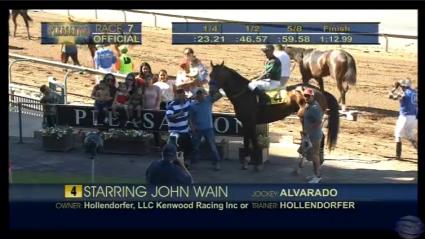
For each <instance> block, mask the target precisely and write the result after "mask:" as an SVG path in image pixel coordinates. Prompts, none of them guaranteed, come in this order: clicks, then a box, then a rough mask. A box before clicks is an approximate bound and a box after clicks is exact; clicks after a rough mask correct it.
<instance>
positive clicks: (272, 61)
mask: <svg viewBox="0 0 425 239" xmlns="http://www.w3.org/2000/svg"><path fill="white" fill-rule="evenodd" d="M261 50H262V51H263V52H264V54H265V55H266V57H267V61H266V64H265V65H264V68H265V69H264V72H263V73H262V74H261V75H260V76H259V77H258V78H257V79H256V80H253V81H251V82H250V83H249V84H248V88H249V89H250V90H251V91H253V92H254V93H255V94H257V95H258V97H259V103H260V105H267V104H269V103H270V98H269V97H268V96H267V94H266V93H264V91H267V90H272V89H276V88H278V87H279V86H280V75H281V74H280V71H281V64H280V61H279V59H278V58H276V56H274V55H273V52H274V47H273V45H270V44H268V45H265V46H263V47H262V48H261Z"/></svg>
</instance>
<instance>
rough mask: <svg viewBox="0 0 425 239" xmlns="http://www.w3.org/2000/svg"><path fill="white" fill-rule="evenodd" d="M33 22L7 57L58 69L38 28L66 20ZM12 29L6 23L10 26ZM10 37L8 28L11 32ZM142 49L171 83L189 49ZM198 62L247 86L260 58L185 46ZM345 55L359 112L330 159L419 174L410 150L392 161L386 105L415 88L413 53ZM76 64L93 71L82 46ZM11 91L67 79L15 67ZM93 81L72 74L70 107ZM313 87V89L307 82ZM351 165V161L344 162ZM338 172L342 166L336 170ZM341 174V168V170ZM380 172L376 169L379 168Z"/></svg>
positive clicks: (147, 42)
mask: <svg viewBox="0 0 425 239" xmlns="http://www.w3.org/2000/svg"><path fill="white" fill-rule="evenodd" d="M30 15H31V17H32V18H33V20H34V22H32V23H31V28H30V32H31V35H32V39H31V40H28V39H27V35H26V29H25V25H24V23H23V21H22V19H21V18H20V17H19V18H18V23H19V27H18V31H17V36H16V37H12V36H9V52H11V53H16V54H21V55H26V56H33V57H38V58H42V59H49V60H54V61H60V45H41V44H40V37H41V33H40V23H41V22H42V21H66V18H65V17H64V16H59V15H54V14H48V13H41V12H30ZM10 23H11V21H10ZM9 29H10V30H12V24H11V25H10V26H9ZM142 32H143V45H142V46H139V45H138V46H136V45H133V46H130V48H129V54H130V55H131V56H133V58H134V60H135V61H136V66H139V65H140V63H141V62H148V63H149V64H150V65H151V66H152V69H153V71H154V73H157V72H158V71H159V70H160V69H166V70H167V71H168V73H169V74H170V75H175V73H176V72H177V70H178V63H179V61H180V60H181V58H182V57H183V49H184V48H185V47H186V46H181V45H172V44H171V29H160V28H153V27H143V30H142ZM190 47H192V48H193V49H194V51H195V55H196V56H198V58H200V59H201V60H202V61H203V62H204V64H205V65H206V66H207V67H208V68H210V64H209V62H210V61H213V62H215V63H220V62H221V61H224V63H225V64H226V65H227V66H229V67H231V68H234V69H235V70H237V71H238V72H239V73H240V74H241V75H243V76H245V77H246V78H251V77H253V76H255V75H257V74H258V73H260V72H261V71H262V68H263V62H264V59H265V57H264V55H263V53H262V52H261V51H260V50H259V46H258V45H203V46H196V45H193V46H190ZM305 47H308V46H305ZM313 47H315V48H318V49H331V48H339V46H338V45H334V46H326V45H314V46H313ZM342 49H344V50H346V51H348V52H350V53H351V54H352V55H353V56H354V58H355V60H356V64H357V74H358V77H357V84H356V86H354V87H352V88H350V90H349V92H348V94H347V106H348V108H349V109H351V110H358V111H359V115H358V120H357V121H348V120H343V119H341V127H340V134H339V139H338V144H337V148H336V150H335V151H333V152H332V154H331V156H329V157H333V156H332V155H337V156H338V157H345V158H347V160H349V159H355V160H361V161H364V162H368V161H370V162H372V161H373V162H375V161H378V162H379V161H385V162H388V163H390V164H391V165H393V166H392V168H393V170H398V171H407V170H414V171H416V170H417V159H418V156H417V152H416V150H415V149H414V148H413V147H412V146H411V145H410V144H409V143H408V142H407V141H404V144H403V146H404V147H403V155H402V156H403V160H402V161H399V160H395V159H394V155H395V143H394V136H393V131H394V127H395V123H396V120H397V116H398V109H399V103H398V102H397V101H393V100H390V99H388V98H387V93H388V91H389V90H390V89H391V86H392V84H393V83H394V81H396V80H398V79H403V78H410V79H411V80H412V81H413V85H414V87H416V86H417V80H418V78H417V74H418V69H417V67H418V66H417V53H411V52H403V51H401V50H397V51H395V50H394V51H391V49H390V52H385V50H382V48H377V47H374V46H355V45H353V46H350V45H346V46H342ZM78 50H79V59H80V63H81V64H82V65H84V66H87V67H91V66H92V63H91V59H90V54H89V51H88V48H87V46H85V45H81V46H78ZM12 74H13V80H12V81H13V83H15V84H22V85H23V86H26V87H28V89H30V90H33V91H38V88H39V86H40V85H42V84H46V83H47V76H54V77H56V78H57V79H60V80H63V77H64V74H65V72H64V71H63V70H62V69H60V68H55V67H50V66H46V65H41V64H35V63H18V64H16V65H15V66H14V67H13V69H12ZM94 79H95V78H94V76H93V75H90V74H87V73H85V74H82V75H81V74H78V73H75V74H73V75H72V76H71V77H70V79H69V81H68V82H69V83H68V92H69V93H70V94H71V95H70V96H69V97H68V99H69V101H70V102H71V103H75V104H78V103H87V104H92V103H93V101H92V100H91V99H90V98H88V97H87V96H89V95H90V92H91V90H92V87H93V86H94V84H95V81H94ZM300 82H301V77H300V74H299V71H298V68H297V67H295V70H294V71H293V72H292V75H291V78H290V80H289V82H288V85H292V84H298V83H300ZM311 82H314V81H311ZM325 89H326V90H327V91H330V92H331V93H333V94H334V95H335V96H336V97H337V98H338V97H339V93H338V91H337V90H336V86H335V82H334V80H333V79H331V78H329V77H327V78H325ZM214 111H216V112H232V111H233V106H232V105H231V104H230V103H229V101H228V100H227V99H225V98H223V99H221V100H220V101H218V102H217V103H216V104H215V105H214ZM270 131H271V132H272V133H275V134H280V135H286V136H293V137H294V139H298V138H299V131H300V124H299V122H298V120H296V119H287V120H283V121H279V122H275V123H272V124H271V125H270ZM345 163H347V164H348V163H349V161H347V162H345ZM341 164H342V163H341ZM341 166H342V167H343V165H341ZM377 170H379V168H377Z"/></svg>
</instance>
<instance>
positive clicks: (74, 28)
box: [41, 22, 142, 44]
mask: <svg viewBox="0 0 425 239" xmlns="http://www.w3.org/2000/svg"><path fill="white" fill-rule="evenodd" d="M67 43H68V44H117V43H118V44H142V23H140V22H96V23H79V22H78V23H76V22H70V23H66V22H42V23H41V44H67Z"/></svg>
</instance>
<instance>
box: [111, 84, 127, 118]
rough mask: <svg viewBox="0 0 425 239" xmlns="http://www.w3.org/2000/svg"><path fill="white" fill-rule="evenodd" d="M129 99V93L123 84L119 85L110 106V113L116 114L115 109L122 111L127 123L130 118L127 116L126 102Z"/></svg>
mask: <svg viewBox="0 0 425 239" xmlns="http://www.w3.org/2000/svg"><path fill="white" fill-rule="evenodd" d="M129 99H130V96H129V93H128V91H127V87H126V85H125V83H119V86H118V90H117V92H116V94H115V99H114V103H113V104H112V113H113V114H114V115H116V114H117V109H124V112H125V114H126V117H127V121H128V119H129V118H130V117H129V114H128V101H129Z"/></svg>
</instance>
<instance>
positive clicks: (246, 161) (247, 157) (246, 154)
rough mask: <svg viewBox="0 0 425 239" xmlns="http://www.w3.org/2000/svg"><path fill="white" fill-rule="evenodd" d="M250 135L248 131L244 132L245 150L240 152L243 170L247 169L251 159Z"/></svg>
mask: <svg viewBox="0 0 425 239" xmlns="http://www.w3.org/2000/svg"><path fill="white" fill-rule="evenodd" d="M249 141H250V139H249V136H248V135H247V134H246V132H244V137H243V152H241V153H240V154H241V155H240V157H241V158H240V160H241V164H242V168H241V169H243V170H247V169H248V164H249V161H250V149H249Z"/></svg>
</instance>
